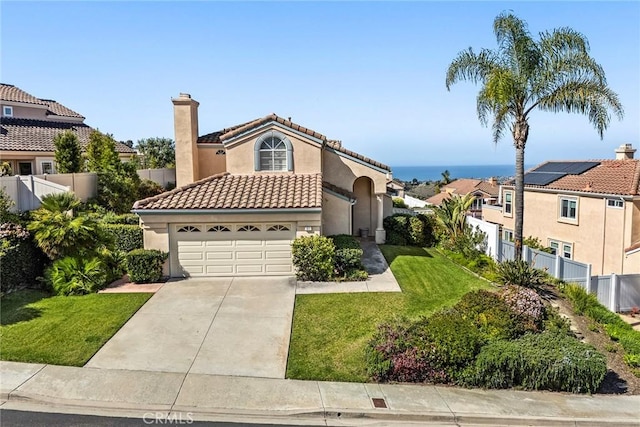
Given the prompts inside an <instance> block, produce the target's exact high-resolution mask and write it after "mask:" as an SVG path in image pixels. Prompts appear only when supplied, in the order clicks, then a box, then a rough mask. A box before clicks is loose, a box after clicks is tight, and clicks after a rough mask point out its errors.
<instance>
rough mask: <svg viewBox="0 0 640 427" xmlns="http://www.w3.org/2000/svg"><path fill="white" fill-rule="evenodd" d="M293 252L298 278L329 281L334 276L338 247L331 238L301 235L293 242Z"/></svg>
mask: <svg viewBox="0 0 640 427" xmlns="http://www.w3.org/2000/svg"><path fill="white" fill-rule="evenodd" d="M291 252H292V255H293V265H294V266H295V267H296V276H297V277H298V279H300V280H310V281H327V280H329V279H330V278H331V277H332V275H333V271H334V259H335V252H336V247H335V245H334V243H333V240H331V239H330V238H328V237H325V236H319V235H313V236H303V237H299V238H297V239H295V240H294V241H293V243H292V244H291Z"/></svg>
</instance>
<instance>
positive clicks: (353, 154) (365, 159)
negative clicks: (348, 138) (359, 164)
mask: <svg viewBox="0 0 640 427" xmlns="http://www.w3.org/2000/svg"><path fill="white" fill-rule="evenodd" d="M327 146H329V147H330V148H331V149H333V150H335V151H339V152H341V153H344V154H346V155H347V156H351V157H354V158H356V159H358V160H361V161H363V162H365V163H369V164H370V165H373V166H376V167H378V168H380V169H383V170H386V171H389V172H391V168H390V167H389V166H387V165H385V164H384V163H380V162H376V161H375V160H373V159H370V158H368V157H366V156H363V155H362V154H359V153H356V152H355V151H351V150H347V149H346V148H344V147H343V146H342V144H337V143H334V142H332V141H327Z"/></svg>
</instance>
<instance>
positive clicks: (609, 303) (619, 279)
mask: <svg viewBox="0 0 640 427" xmlns="http://www.w3.org/2000/svg"><path fill="white" fill-rule="evenodd" d="M467 222H468V223H469V224H470V225H472V226H473V227H475V226H478V227H479V228H480V229H481V230H482V231H483V232H485V233H486V234H487V243H488V245H487V246H488V248H487V254H488V255H490V256H491V257H492V258H493V259H495V260H496V261H498V262H501V261H507V260H513V259H514V258H515V247H514V244H513V243H512V242H508V241H504V240H502V238H501V236H500V233H499V230H498V225H496V224H492V223H489V222H486V221H482V220H479V219H475V218H472V217H467ZM492 244H494V245H495V247H496V248H497V250H496V251H495V252H493V251H492V249H491V245H492ZM522 258H523V259H524V260H525V261H527V262H528V263H529V264H531V265H532V266H534V267H535V268H539V269H541V270H545V271H546V272H547V273H549V274H550V275H552V276H553V277H556V278H558V279H561V280H564V281H565V282H570V283H577V284H579V285H580V286H582V287H583V288H584V289H585V290H586V291H587V292H590V293H592V294H594V295H596V296H597V297H598V301H600V303H601V304H602V305H604V306H605V307H607V308H608V309H609V310H611V311H613V312H625V311H630V310H631V309H632V308H634V307H640V274H625V275H619V274H611V275H610V276H591V264H585V263H582V262H578V261H575V260H571V259H567V258H564V257H561V256H560V255H552V254H549V253H546V252H543V251H539V250H537V249H532V248H529V247H527V246H522Z"/></svg>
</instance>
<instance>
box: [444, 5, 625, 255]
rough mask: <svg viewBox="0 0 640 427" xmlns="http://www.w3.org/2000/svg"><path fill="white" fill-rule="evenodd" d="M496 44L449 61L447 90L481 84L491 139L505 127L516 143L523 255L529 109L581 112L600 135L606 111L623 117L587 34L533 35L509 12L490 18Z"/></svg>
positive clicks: (517, 234) (518, 234) (481, 107)
mask: <svg viewBox="0 0 640 427" xmlns="http://www.w3.org/2000/svg"><path fill="white" fill-rule="evenodd" d="M493 31H494V33H495V36H496V40H497V43H498V48H497V49H496V50H490V49H482V50H481V51H480V52H479V53H475V52H473V50H472V49H471V48H469V50H465V51H462V52H460V53H459V54H458V56H457V57H456V58H455V59H454V60H453V62H452V63H451V64H450V65H449V68H448V70H447V77H446V86H447V90H449V89H450V88H451V85H453V84H454V83H457V82H458V81H461V80H469V81H471V82H473V83H475V84H478V83H480V84H481V88H480V92H479V93H478V97H477V111H478V118H479V119H480V122H481V123H482V124H483V125H485V126H486V125H487V122H488V117H489V116H492V117H493V123H492V130H493V142H494V143H497V142H498V141H499V140H500V138H501V137H502V135H503V133H504V132H505V131H506V130H507V129H508V130H510V131H511V134H512V136H513V145H514V146H515V148H516V182H515V193H516V194H515V230H514V240H515V245H516V258H518V259H519V258H520V256H521V254H522V223H523V212H524V149H525V146H526V144H527V138H528V137H529V116H530V114H531V113H532V112H533V111H534V110H542V111H550V112H554V113H557V112H561V111H564V112H567V113H580V114H584V115H586V116H587V117H588V119H589V122H591V123H592V124H593V126H594V127H595V128H596V130H597V131H598V133H599V135H600V139H602V137H603V133H604V130H605V129H607V126H608V125H609V122H610V120H611V116H610V114H609V111H613V113H614V114H615V115H616V116H617V117H618V118H619V119H622V117H623V115H624V112H623V109H622V105H621V103H620V101H619V100H618V95H617V94H616V93H615V92H613V91H612V90H611V89H609V87H608V86H607V81H606V78H605V73H604V70H603V69H602V67H601V66H600V65H599V64H598V63H597V62H596V61H595V60H594V59H593V58H592V57H591V56H590V55H589V43H588V41H587V39H586V37H585V36H584V35H582V34H580V33H579V32H577V31H575V30H573V29H571V28H558V29H554V30H552V31H545V32H542V33H540V34H539V39H538V40H534V39H533V38H532V36H531V34H530V33H529V30H528V29H527V24H526V22H524V21H522V20H521V19H519V18H518V17H516V16H515V15H513V14H510V13H502V14H500V15H498V16H497V17H496V19H495V21H494V22H493Z"/></svg>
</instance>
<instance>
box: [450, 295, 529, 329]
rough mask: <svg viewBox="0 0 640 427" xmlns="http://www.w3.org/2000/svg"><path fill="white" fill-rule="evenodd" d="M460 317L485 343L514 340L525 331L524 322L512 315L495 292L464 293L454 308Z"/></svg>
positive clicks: (509, 308) (508, 307)
mask: <svg viewBox="0 0 640 427" xmlns="http://www.w3.org/2000/svg"><path fill="white" fill-rule="evenodd" d="M454 309H455V310H456V311H457V312H458V313H460V315H461V316H462V317H464V318H466V319H468V320H469V321H470V322H471V324H472V327H473V328H474V329H477V330H478V332H480V333H481V334H482V336H483V337H484V339H485V340H486V341H489V340H493V339H499V338H514V337H517V336H519V335H522V334H523V333H524V331H525V327H524V322H523V321H519V320H520V319H519V318H518V317H517V316H515V315H514V313H513V311H512V310H511V307H510V306H509V305H508V304H507V303H506V302H505V300H504V299H503V298H501V297H500V295H498V294H496V293H495V292H490V291H486V290H478V291H473V292H468V293H466V294H465V295H464V296H463V297H462V299H461V300H460V301H459V302H458V303H457V304H456V305H455V306H454Z"/></svg>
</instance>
